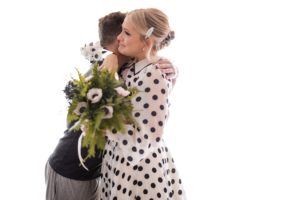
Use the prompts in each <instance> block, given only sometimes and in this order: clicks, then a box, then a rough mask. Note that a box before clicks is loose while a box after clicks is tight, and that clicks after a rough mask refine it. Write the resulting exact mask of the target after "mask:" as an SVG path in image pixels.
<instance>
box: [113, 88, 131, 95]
mask: <svg viewBox="0 0 300 200" xmlns="http://www.w3.org/2000/svg"><path fill="white" fill-rule="evenodd" d="M115 90H116V91H117V93H118V94H119V95H121V96H123V97H126V96H128V95H129V94H130V92H129V91H128V90H125V89H124V88H122V87H117V88H115Z"/></svg>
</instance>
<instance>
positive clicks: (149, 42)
mask: <svg viewBox="0 0 300 200" xmlns="http://www.w3.org/2000/svg"><path fill="white" fill-rule="evenodd" d="M144 44H145V48H146V49H152V48H153V45H154V38H152V37H150V38H148V39H146V40H145V42H144Z"/></svg>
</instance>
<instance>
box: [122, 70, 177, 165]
mask: <svg viewBox="0 0 300 200" xmlns="http://www.w3.org/2000/svg"><path fill="white" fill-rule="evenodd" d="M133 81H135V83H136V85H137V87H138V89H139V91H140V92H139V93H138V95H137V96H136V97H134V98H133V99H132V103H133V105H134V111H133V116H134V117H135V119H136V120H137V121H138V123H139V125H140V128H138V127H133V126H128V127H127V128H128V129H127V130H128V134H126V137H120V138H119V140H120V139H121V138H122V139H121V140H122V141H119V147H120V148H121V149H122V152H123V154H124V157H125V158H126V159H127V161H128V162H129V163H131V164H132V165H135V164H138V163H139V162H140V161H141V160H143V159H144V158H146V157H147V156H149V154H151V152H152V151H153V150H154V149H155V148H157V147H158V146H159V143H160V142H161V140H162V134H163V130H164V125H165V122H166V120H167V118H168V107H169V106H168V104H169V102H168V93H169V92H168V91H169V88H170V87H171V83H170V82H169V81H167V80H166V79H165V78H164V75H163V74H162V73H161V71H160V70H159V69H156V67H155V66H149V67H147V69H144V70H143V71H141V72H140V73H139V75H138V79H135V80H133Z"/></svg>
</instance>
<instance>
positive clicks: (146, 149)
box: [100, 8, 185, 200]
mask: <svg viewBox="0 0 300 200" xmlns="http://www.w3.org/2000/svg"><path fill="white" fill-rule="evenodd" d="M173 38H174V31H172V30H171V29H170V27H169V23H168V18H167V16H166V15H165V14H164V13H163V12H162V11H160V10H158V9H154V8H148V9H138V10H134V11H132V12H129V13H128V14H127V16H126V18H125V20H124V22H123V25H122V32H121V33H120V35H119V36H118V41H119V47H118V50H119V52H120V53H121V54H123V55H126V56H128V57H132V58H134V59H135V61H134V62H133V64H132V65H130V66H129V67H128V68H126V70H124V71H123V72H122V74H121V75H122V77H123V78H124V80H125V82H126V84H127V86H129V87H137V88H138V90H139V91H140V92H139V93H138V95H137V96H135V97H134V98H133V99H132V103H133V105H134V113H133V115H134V116H135V118H136V120H137V121H138V122H139V124H140V127H135V126H133V125H130V124H129V125H127V133H126V134H121V133H118V132H116V131H115V130H111V131H110V132H108V133H107V142H106V145H105V149H104V152H103V163H102V168H101V177H102V182H101V184H100V191H101V194H100V199H102V200H108V199H109V200H117V199H118V200H124V199H143V200H144V199H147V200H149V199H153V200H154V199H155V200H157V199H163V200H167V199H170V200H171V199H176V200H180V199H185V194H184V191H183V187H182V182H181V179H180V178H179V176H178V171H177V169H176V167H175V165H174V160H173V158H172V157H171V154H170V151H169V149H168V148H167V147H166V145H165V143H164V140H163V139H162V136H163V133H164V126H165V123H166V121H167V118H168V114H169V112H168V107H169V102H168V94H169V92H170V90H171V86H172V84H171V83H170V82H169V81H168V80H166V79H165V78H164V77H165V75H164V74H163V73H162V72H161V71H160V70H159V69H157V67H156V65H155V63H156V62H157V60H159V57H158V56H157V52H158V51H159V50H160V49H162V48H164V47H165V46H168V45H169V43H170V41H171V40H172V39H173ZM108 59H116V57H110V58H108ZM109 62H110V61H109V60H108V61H107V63H109ZM114 62H115V61H113V60H111V63H114Z"/></svg>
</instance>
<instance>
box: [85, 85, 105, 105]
mask: <svg viewBox="0 0 300 200" xmlns="http://www.w3.org/2000/svg"><path fill="white" fill-rule="evenodd" d="M101 97H102V90H101V88H92V89H90V90H89V91H88V93H87V98H88V99H89V100H91V102H92V103H97V102H99V101H100V99H101Z"/></svg>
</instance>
